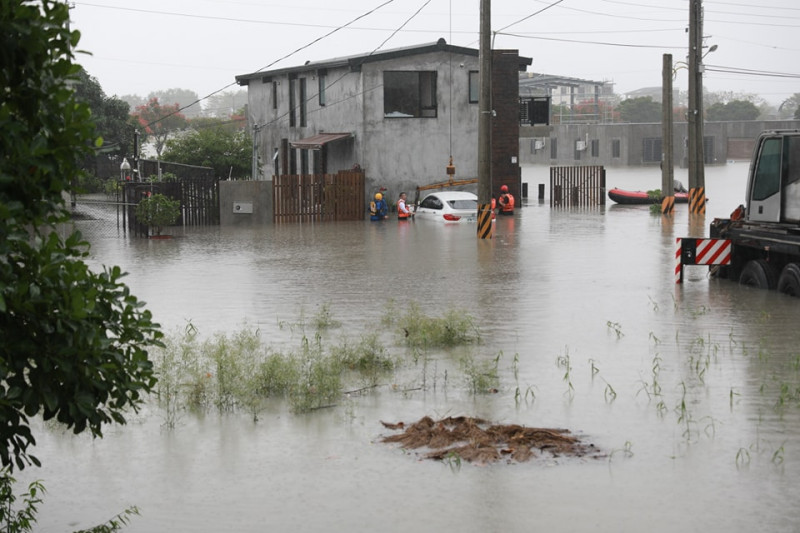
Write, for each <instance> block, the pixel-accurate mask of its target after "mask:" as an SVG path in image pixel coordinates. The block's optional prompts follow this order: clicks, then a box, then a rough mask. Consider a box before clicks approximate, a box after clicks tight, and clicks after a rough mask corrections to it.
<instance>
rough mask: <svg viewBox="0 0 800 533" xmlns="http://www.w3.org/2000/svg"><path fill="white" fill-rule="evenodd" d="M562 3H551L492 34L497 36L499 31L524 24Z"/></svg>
mask: <svg viewBox="0 0 800 533" xmlns="http://www.w3.org/2000/svg"><path fill="white" fill-rule="evenodd" d="M563 1H564V0H556V1H555V2H553V3H552V4H550V5H549V6H547V7H543V8H542V9H540V10H539V11H536V12H534V13H531V14H530V15H528V16H527V17H524V18H521V19H519V20H518V21H516V22H512V23H511V24H509V25H508V26H503V27H502V28H500V29H499V30H497V31H496V32H494V33H495V34H498V33H500V32H501V31H503V30H506V29H508V28H510V27H511V26H515V25H517V24H519V23H520V22H524V21H526V20H528V19H529V18H531V17H534V16H536V15H538V14H539V13H541V12H543V11H547V10H548V9H550V8H551V7H554V6H557V5H558V4H560V3H561V2H563Z"/></svg>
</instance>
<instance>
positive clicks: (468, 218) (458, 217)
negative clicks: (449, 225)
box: [414, 191, 494, 222]
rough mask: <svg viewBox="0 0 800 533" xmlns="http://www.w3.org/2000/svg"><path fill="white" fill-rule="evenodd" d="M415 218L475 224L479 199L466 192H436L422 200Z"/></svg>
mask: <svg viewBox="0 0 800 533" xmlns="http://www.w3.org/2000/svg"><path fill="white" fill-rule="evenodd" d="M414 218H417V219H424V220H435V221H437V222H475V221H476V220H477V219H478V197H477V196H476V195H475V194H473V193H471V192H465V191H440V192H434V193H431V194H429V195H428V196H426V197H425V198H423V199H422V201H421V202H420V203H419V205H418V206H417V210H416V211H415V217H414ZM492 218H494V217H492Z"/></svg>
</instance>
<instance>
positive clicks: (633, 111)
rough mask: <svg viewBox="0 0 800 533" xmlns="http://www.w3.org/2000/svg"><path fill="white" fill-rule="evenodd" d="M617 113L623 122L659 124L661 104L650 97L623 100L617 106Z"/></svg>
mask: <svg viewBox="0 0 800 533" xmlns="http://www.w3.org/2000/svg"><path fill="white" fill-rule="evenodd" d="M617 111H618V112H619V117H620V119H621V120H622V121H623V122H632V123H646V122H661V103H660V102H656V101H655V100H653V99H652V98H651V97H650V96H641V97H638V98H629V99H628V100H624V101H623V102H621V103H620V104H619V105H618V106H617Z"/></svg>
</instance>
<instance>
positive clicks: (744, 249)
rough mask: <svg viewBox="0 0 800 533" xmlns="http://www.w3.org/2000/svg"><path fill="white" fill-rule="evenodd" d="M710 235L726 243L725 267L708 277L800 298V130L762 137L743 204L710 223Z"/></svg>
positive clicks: (716, 268)
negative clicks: (712, 276)
mask: <svg viewBox="0 0 800 533" xmlns="http://www.w3.org/2000/svg"><path fill="white" fill-rule="evenodd" d="M710 236H711V237H712V238H716V239H725V240H727V241H730V245H731V246H730V249H731V253H730V263H729V264H727V265H725V266H721V267H714V268H712V274H714V275H716V276H718V277H723V278H728V279H731V280H734V281H738V282H739V283H740V284H742V285H750V286H754V287H759V288H762V289H777V290H778V291H779V292H782V293H784V294H788V295H790V296H800V130H777V131H766V132H763V133H761V134H760V135H759V136H758V139H757V140H756V145H755V150H754V153H753V160H752V161H751V163H750V170H749V174H748V180H747V191H746V205H744V206H739V208H737V209H736V211H734V213H733V214H732V215H731V217H730V218H727V219H715V220H714V221H713V222H712V223H711V228H710Z"/></svg>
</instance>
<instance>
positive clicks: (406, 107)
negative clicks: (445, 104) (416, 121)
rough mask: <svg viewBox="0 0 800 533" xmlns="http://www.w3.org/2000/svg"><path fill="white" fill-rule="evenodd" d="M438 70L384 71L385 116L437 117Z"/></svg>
mask: <svg viewBox="0 0 800 533" xmlns="http://www.w3.org/2000/svg"><path fill="white" fill-rule="evenodd" d="M436 112H437V110H436V72H434V71H422V72H409V71H387V72H384V73H383V116H384V117H386V118H436Z"/></svg>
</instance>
